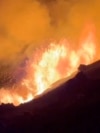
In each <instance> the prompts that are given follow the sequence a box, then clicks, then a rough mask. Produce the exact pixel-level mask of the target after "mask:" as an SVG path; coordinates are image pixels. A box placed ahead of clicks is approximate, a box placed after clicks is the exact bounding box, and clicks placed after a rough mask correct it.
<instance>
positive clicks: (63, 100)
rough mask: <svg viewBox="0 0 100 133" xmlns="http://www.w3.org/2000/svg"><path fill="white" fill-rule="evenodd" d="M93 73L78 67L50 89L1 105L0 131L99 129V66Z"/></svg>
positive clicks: (70, 132)
mask: <svg viewBox="0 0 100 133" xmlns="http://www.w3.org/2000/svg"><path fill="white" fill-rule="evenodd" d="M99 65H100V62H99ZM99 65H98V66H99ZM83 68H84V67H83ZM83 68H82V69H83ZM95 69H96V70H97V69H98V68H95ZM84 70H85V69H84ZM91 71H92V70H91ZM95 73H97V75H99V76H97V78H96V77H95V76H94V75H93V74H92V75H91V74H90V73H88V74H90V76H89V77H88V76H87V75H86V74H85V73H84V72H83V71H81V72H79V73H78V74H77V75H76V76H75V77H74V78H73V79H71V80H69V81H68V82H65V83H63V84H62V85H60V86H59V87H57V88H56V89H54V90H52V91H51V92H48V93H47V94H44V95H43V96H41V97H40V98H38V99H36V100H33V101H31V102H29V103H26V104H24V105H20V106H19V107H14V106H12V105H1V106H0V133H76V132H79V133H91V132H93V133H99V132H100V109H99V108H100V67H99V69H98V70H97V71H95ZM92 76H93V77H95V78H93V77H92Z"/></svg>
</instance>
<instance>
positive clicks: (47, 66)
mask: <svg viewBox="0 0 100 133" xmlns="http://www.w3.org/2000/svg"><path fill="white" fill-rule="evenodd" d="M90 27H91V26H89V27H88V28H87V27H86V32H85V34H84V35H83V36H82V39H81V41H79V44H78V45H79V47H78V48H77V49H76V50H75V49H74V48H72V47H71V42H69V41H68V40H67V39H66V38H65V39H62V40H60V41H59V42H56V41H53V42H50V44H49V45H48V46H47V48H44V47H42V48H41V49H38V50H37V51H35V52H34V54H33V56H32V57H31V58H30V59H29V60H27V61H26V64H25V66H26V67H25V68H24V71H25V72H26V74H25V75H24V76H23V79H22V80H21V81H20V82H18V83H16V84H14V85H13V86H12V87H2V88H1V89H0V103H5V104H7V103H12V104H14V105H16V106H17V105H19V104H22V103H25V102H28V101H30V100H32V99H34V98H35V97H36V96H38V95H41V94H42V93H43V92H44V91H45V90H47V89H49V88H50V85H51V84H53V83H54V82H56V81H57V80H60V79H63V78H65V77H68V76H70V75H71V74H72V73H73V72H75V71H77V68H78V66H79V65H80V64H90V63H91V62H93V61H94V60H95V56H96V40H95V32H94V30H92V28H90ZM16 71H17V72H18V73H19V74H20V75H21V74H22V72H21V71H20V67H19V69H17V70H16Z"/></svg>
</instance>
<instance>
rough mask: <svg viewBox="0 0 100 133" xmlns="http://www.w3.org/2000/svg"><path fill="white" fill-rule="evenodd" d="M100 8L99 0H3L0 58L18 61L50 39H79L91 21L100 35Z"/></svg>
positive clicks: (0, 4)
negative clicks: (86, 24) (85, 26)
mask: <svg viewBox="0 0 100 133" xmlns="http://www.w3.org/2000/svg"><path fill="white" fill-rule="evenodd" d="M99 7H100V1H99V0H88V1H87V0H49V1H47V0H0V61H1V62H3V60H4V62H8V60H9V61H10V64H14V63H15V64H16V63H17V62H18V61H19V60H20V59H23V58H24V57H25V56H29V55H30V54H31V53H32V52H33V51H34V48H35V47H37V46H39V45H41V44H42V42H43V41H45V40H48V39H52V38H53V39H56V40H57V39H61V38H64V37H67V38H68V39H70V40H72V41H73V42H75V41H77V39H78V38H79V36H80V33H81V31H82V29H83V28H84V24H85V23H87V22H90V21H93V23H94V24H95V25H96V29H97V37H98V38H100V35H99V29H100V28H99V27H100V19H99V18H100V14H99V12H100V8H99ZM74 45H75V46H76V44H74Z"/></svg>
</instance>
